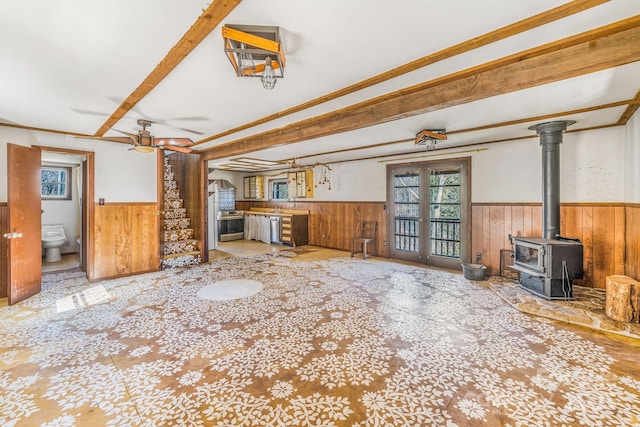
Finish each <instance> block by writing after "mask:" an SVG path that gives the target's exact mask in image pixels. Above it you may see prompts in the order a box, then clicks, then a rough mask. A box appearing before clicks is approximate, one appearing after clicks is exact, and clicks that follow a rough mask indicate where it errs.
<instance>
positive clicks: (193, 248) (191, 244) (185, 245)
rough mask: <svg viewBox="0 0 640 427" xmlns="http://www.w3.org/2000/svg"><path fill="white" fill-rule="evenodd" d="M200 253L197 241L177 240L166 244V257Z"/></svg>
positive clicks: (164, 250)
mask: <svg viewBox="0 0 640 427" xmlns="http://www.w3.org/2000/svg"><path fill="white" fill-rule="evenodd" d="M197 251H198V241H197V240H196V239H186V240H176V241H175V242H167V243H165V244H164V249H163V252H164V255H165V256H167V255H174V254H184V253H189V252H197Z"/></svg>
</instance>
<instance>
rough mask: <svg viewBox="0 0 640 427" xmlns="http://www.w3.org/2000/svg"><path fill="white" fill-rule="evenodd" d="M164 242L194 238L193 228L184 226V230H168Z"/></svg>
mask: <svg viewBox="0 0 640 427" xmlns="http://www.w3.org/2000/svg"><path fill="white" fill-rule="evenodd" d="M163 234H164V242H177V241H179V240H189V239H193V228H184V229H182V230H166V231H165V232H164V233H163Z"/></svg>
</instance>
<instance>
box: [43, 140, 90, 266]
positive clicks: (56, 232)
mask: <svg viewBox="0 0 640 427" xmlns="http://www.w3.org/2000/svg"><path fill="white" fill-rule="evenodd" d="M41 162H42V164H41V170H40V196H41V202H40V203H41V205H40V207H41V209H40V210H41V214H42V229H43V239H44V238H45V236H44V233H45V231H46V232H47V233H48V234H51V235H53V236H54V237H52V238H50V240H51V241H48V242H47V246H53V249H51V248H47V247H45V248H44V249H43V258H42V272H43V273H46V272H52V271H61V270H70V269H75V268H80V267H81V266H82V265H83V264H84V263H83V262H82V261H83V260H82V236H83V230H82V211H83V200H84V199H83V194H84V193H85V191H84V190H83V186H84V180H83V164H85V163H86V156H82V155H79V154H72V153H66V152H51V151H45V150H43V151H42V153H41Z"/></svg>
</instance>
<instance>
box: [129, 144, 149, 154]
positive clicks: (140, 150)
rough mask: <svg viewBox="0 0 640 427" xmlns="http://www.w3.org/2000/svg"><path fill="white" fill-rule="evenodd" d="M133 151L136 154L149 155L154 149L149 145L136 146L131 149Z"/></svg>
mask: <svg viewBox="0 0 640 427" xmlns="http://www.w3.org/2000/svg"><path fill="white" fill-rule="evenodd" d="M133 150H134V151H137V152H138V153H151V152H153V150H154V147H151V146H149V145H136V146H134V147H133Z"/></svg>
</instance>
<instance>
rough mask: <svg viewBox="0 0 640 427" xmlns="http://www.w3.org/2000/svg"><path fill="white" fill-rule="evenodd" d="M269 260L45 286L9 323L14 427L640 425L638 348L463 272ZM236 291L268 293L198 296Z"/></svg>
mask: <svg viewBox="0 0 640 427" xmlns="http://www.w3.org/2000/svg"><path fill="white" fill-rule="evenodd" d="M266 247H268V248H269V250H268V253H263V254H258V255H252V256H249V257H243V258H224V259H219V260H216V261H213V262H211V263H210V264H205V265H201V266H198V267H193V268H188V269H177V270H172V271H162V272H157V273H150V274H145V275H139V276H132V277H128V278H123V279H117V280H108V281H103V282H99V283H95V284H88V283H87V282H86V280H85V279H84V278H83V277H80V276H79V275H78V273H72V272H65V273H60V274H50V275H46V276H44V277H45V280H46V283H45V284H44V289H43V292H42V293H41V294H39V295H37V296H35V297H33V298H30V299H29V300H27V301H24V302H23V303H20V304H18V305H15V306H11V307H1V308H0V325H1V327H2V331H3V334H2V335H0V390H2V391H1V393H2V398H0V425H9V426H35V425H44V426H54V425H55V426H73V425H76V426H87V425H92V426H93V425H118V426H151V425H154V426H155V425H157V426H161V425H162V426H164V425H167V426H169V425H184V426H219V425H225V426H227V425H229V426H230V425H238V426H239V425H243V426H254V425H260V426H311V425H313V426H316V425H322V426H356V427H358V426H359V427H362V426H396V425H397V426H448V427H453V426H486V425H489V426H507V425H508V426H537V425H549V426H555V425H566V426H578V425H598V426H633V425H640V406H639V405H638V401H640V363H638V362H639V357H638V354H639V352H640V341H638V340H632V339H629V338H626V339H622V340H618V339H614V338H612V337H609V336H604V335H602V334H599V333H594V332H592V331H589V330H586V329H584V328H577V327H573V326H571V325H567V324H565V323H561V322H557V321H553V320H549V319H546V318H541V317H536V316H530V315H528V314H523V313H521V312H519V311H517V310H514V309H513V307H512V306H511V305H509V304H506V303H505V301H504V300H503V299H502V298H500V297H499V296H498V295H497V293H496V292H495V291H494V290H491V289H488V287H486V286H484V285H481V284H479V283H475V282H470V281H468V280H466V279H464V277H463V276H462V275H461V274H457V273H452V272H447V271H442V270H435V269H429V268H426V267H424V266H420V265H413V264H407V263H396V262H391V261H389V260H382V259H377V258H373V257H372V258H369V259H367V260H366V261H363V260H362V259H359V258H351V257H349V256H348V254H346V253H345V252H340V251H330V250H325V249H319V248H313V247H302V248H297V249H296V250H284V251H274V252H272V251H271V247H270V245H266ZM266 247H265V246H263V248H266ZM276 249H286V248H276ZM226 250H227V252H226V253H230V252H231V249H230V247H229V248H227V249H226ZM221 252H222V251H221ZM223 279H251V280H258V281H260V282H261V283H262V284H263V285H264V288H263V290H262V292H260V293H257V294H255V295H253V296H250V297H248V298H245V299H238V300H232V301H210V300H203V299H200V298H198V296H197V293H198V290H200V289H202V287H203V286H206V285H208V284H211V283H215V282H216V281H218V280H223Z"/></svg>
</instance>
